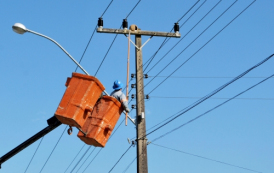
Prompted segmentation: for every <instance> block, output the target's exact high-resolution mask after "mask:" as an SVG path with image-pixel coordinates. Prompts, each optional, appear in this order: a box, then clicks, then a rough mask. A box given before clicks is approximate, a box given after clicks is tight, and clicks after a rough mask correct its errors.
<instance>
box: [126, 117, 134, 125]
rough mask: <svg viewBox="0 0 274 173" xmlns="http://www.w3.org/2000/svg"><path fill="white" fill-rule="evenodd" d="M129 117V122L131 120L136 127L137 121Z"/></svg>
mask: <svg viewBox="0 0 274 173" xmlns="http://www.w3.org/2000/svg"><path fill="white" fill-rule="evenodd" d="M127 117H128V118H129V120H130V121H131V122H132V123H133V124H134V125H136V121H135V119H132V118H131V117H130V116H129V115H127Z"/></svg>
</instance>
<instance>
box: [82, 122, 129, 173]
mask: <svg viewBox="0 0 274 173" xmlns="http://www.w3.org/2000/svg"><path fill="white" fill-rule="evenodd" d="M124 121H125V119H123V121H121V122H120V124H119V125H118V127H117V128H116V129H115V130H114V131H113V133H112V134H111V136H110V137H109V139H108V140H110V139H111V137H112V136H113V135H114V134H115V133H116V131H117V130H118V129H119V128H120V126H121V124H122V123H123V122H124ZM102 149H103V148H101V149H100V151H99V152H98V153H97V154H96V156H95V157H94V158H93V159H92V161H93V160H94V159H95V158H96V157H97V155H98V154H99V153H100V152H101V150H102ZM92 152H93V151H92ZM90 155H91V154H90ZM90 155H89V156H88V157H87V158H86V160H87V159H88V158H89V157H90ZM92 161H91V162H90V163H89V164H88V165H87V167H86V168H85V169H84V171H83V172H85V171H86V169H87V168H88V167H89V165H90V164H91V163H92ZM85 162H86V161H85ZM82 165H83V164H82ZM82 165H81V167H82ZM78 171H79V170H78ZM78 171H77V172H78Z"/></svg>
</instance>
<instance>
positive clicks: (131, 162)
mask: <svg viewBox="0 0 274 173" xmlns="http://www.w3.org/2000/svg"><path fill="white" fill-rule="evenodd" d="M136 159H137V157H135V158H134V159H133V160H132V161H131V162H130V163H129V165H128V166H127V167H126V169H125V170H124V171H123V173H125V172H127V170H128V168H129V167H130V166H131V165H132V164H133V162H134V161H135V160H136Z"/></svg>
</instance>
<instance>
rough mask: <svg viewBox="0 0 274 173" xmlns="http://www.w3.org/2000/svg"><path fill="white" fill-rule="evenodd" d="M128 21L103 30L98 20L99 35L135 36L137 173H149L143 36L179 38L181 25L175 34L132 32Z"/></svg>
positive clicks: (134, 30)
mask: <svg viewBox="0 0 274 173" xmlns="http://www.w3.org/2000/svg"><path fill="white" fill-rule="evenodd" d="M127 27H128V25H127V21H126V20H125V19H124V21H123V28H124V29H107V28H103V21H102V19H101V18H99V20H98V29H97V32H99V33H110V34H124V35H126V34H129V32H130V34H131V35H135V46H136V49H135V56H136V59H135V63H136V64H135V67H136V69H135V70H136V120H135V125H136V129H137V132H136V133H137V173H148V162H147V138H146V137H145V135H146V121H145V102H144V98H145V97H144V80H143V79H144V77H143V58H142V47H143V46H142V39H141V36H142V35H146V36H160V37H177V38H179V37H180V36H181V35H180V34H179V25H178V23H175V25H174V30H175V33H167V32H155V31H142V30H140V29H139V28H138V27H137V26H136V25H131V27H130V30H128V29H127Z"/></svg>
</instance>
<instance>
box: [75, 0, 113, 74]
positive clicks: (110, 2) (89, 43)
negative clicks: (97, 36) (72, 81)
mask: <svg viewBox="0 0 274 173" xmlns="http://www.w3.org/2000/svg"><path fill="white" fill-rule="evenodd" d="M112 2H113V0H112V1H111V2H110V3H109V4H108V6H107V8H106V9H105V11H104V12H103V14H102V15H101V17H103V15H104V14H105V12H106V11H107V10H108V8H109V6H110V5H111V4H112ZM96 28H97V25H95V28H94V30H93V33H92V35H91V37H90V39H89V41H88V44H87V46H86V48H85V50H84V52H83V54H82V57H81V58H80V61H79V64H80V63H81V61H82V59H83V57H84V55H85V53H86V51H87V49H88V46H89V44H90V41H91V39H92V38H93V35H94V33H95V31H96ZM77 69H78V66H76V69H75V72H76V71H77Z"/></svg>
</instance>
